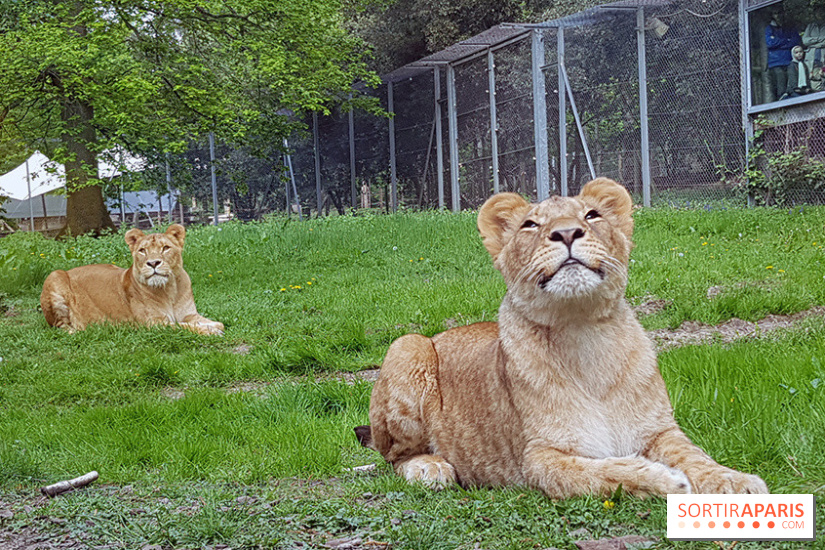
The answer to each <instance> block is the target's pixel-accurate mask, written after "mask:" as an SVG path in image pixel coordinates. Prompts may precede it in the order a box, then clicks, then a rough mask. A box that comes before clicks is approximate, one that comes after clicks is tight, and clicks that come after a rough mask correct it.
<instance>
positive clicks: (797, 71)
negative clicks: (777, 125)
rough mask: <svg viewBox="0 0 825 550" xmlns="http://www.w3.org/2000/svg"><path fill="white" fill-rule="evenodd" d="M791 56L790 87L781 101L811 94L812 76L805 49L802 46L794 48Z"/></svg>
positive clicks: (789, 66) (789, 69) (789, 67)
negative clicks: (806, 61) (806, 62)
mask: <svg viewBox="0 0 825 550" xmlns="http://www.w3.org/2000/svg"><path fill="white" fill-rule="evenodd" d="M791 55H792V56H793V59H792V61H791V64H790V65H788V87H787V88H786V89H785V93H784V95H782V97H780V98H779V99H785V98H789V97H799V96H801V95H805V94H809V93H811V76H810V73H809V72H808V66H807V65H806V64H805V49H804V48H803V47H802V46H794V47H793V49H792V50H791Z"/></svg>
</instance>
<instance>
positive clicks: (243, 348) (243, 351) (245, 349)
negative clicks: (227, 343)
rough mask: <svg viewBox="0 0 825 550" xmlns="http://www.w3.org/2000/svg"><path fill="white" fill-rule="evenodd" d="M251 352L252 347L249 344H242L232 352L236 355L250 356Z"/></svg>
mask: <svg viewBox="0 0 825 550" xmlns="http://www.w3.org/2000/svg"><path fill="white" fill-rule="evenodd" d="M250 351H252V346H250V345H249V344H241V345H239V346H236V347H235V348H234V349H233V350H232V353H234V354H235V355H249V352H250Z"/></svg>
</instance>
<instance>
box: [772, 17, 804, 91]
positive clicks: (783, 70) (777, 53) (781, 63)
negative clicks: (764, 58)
mask: <svg viewBox="0 0 825 550" xmlns="http://www.w3.org/2000/svg"><path fill="white" fill-rule="evenodd" d="M765 42H766V43H767V46H768V88H769V91H770V98H769V101H776V100H777V99H779V98H780V97H782V95H783V94H785V92H786V90H787V88H788V65H790V64H791V59H792V57H791V49H792V48H793V47H794V46H799V45H801V44H802V40H800V38H799V33H798V32H797V31H796V29H794V28H793V27H791V26H786V25H785V14H784V13H783V12H782V10H781V9H774V10H773V11H772V12H771V23H770V25H768V26H767V27H766V28H765Z"/></svg>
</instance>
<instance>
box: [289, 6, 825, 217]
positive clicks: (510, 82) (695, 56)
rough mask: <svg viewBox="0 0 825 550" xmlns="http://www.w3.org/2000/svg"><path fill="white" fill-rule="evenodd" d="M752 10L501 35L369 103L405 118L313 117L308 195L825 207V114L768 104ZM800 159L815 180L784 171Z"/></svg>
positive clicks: (334, 200) (607, 11) (588, 15)
mask: <svg viewBox="0 0 825 550" xmlns="http://www.w3.org/2000/svg"><path fill="white" fill-rule="evenodd" d="M750 1H751V2H757V1H758V0H750ZM789 1H790V0H789ZM743 9H751V8H748V7H747V6H746V7H745V8H743ZM741 13H743V11H742V10H740V6H739V3H738V2H736V1H734V0H686V1H683V2H674V1H671V0H624V1H621V2H616V3H613V4H608V5H604V6H600V7H597V8H593V9H589V10H586V11H584V12H580V13H578V14H575V15H572V16H569V17H565V18H562V19H558V20H554V21H548V22H546V23H542V24H535V25H518V24H509V25H499V26H497V27H494V28H492V29H490V30H488V31H486V32H485V33H482V34H480V35H477V36H475V37H473V38H471V39H468V40H465V41H463V42H460V43H457V44H455V45H453V46H451V47H449V48H447V49H446V50H444V51H442V52H439V53H437V54H434V55H431V56H429V57H427V58H424V59H421V60H419V61H417V62H415V63H412V64H410V65H407V66H405V67H403V68H401V69H399V70H396V71H394V72H393V73H391V74H389V75H385V77H384V78H383V82H382V84H381V85H380V86H379V87H377V88H375V89H372V90H368V91H367V92H365V93H367V94H371V95H373V96H374V97H376V98H377V99H378V101H379V103H380V105H381V107H382V108H383V109H384V110H385V111H386V112H387V113H390V115H389V116H379V115H375V114H370V113H367V112H364V111H359V110H355V111H354V112H348V111H342V112H336V113H333V114H332V115H331V116H321V117H317V118H316V119H315V120H314V121H312V120H310V121H309V125H310V128H311V132H310V134H311V136H309V137H306V136H304V137H303V138H298V139H294V140H292V142H291V143H290V145H291V148H292V153H293V158H294V159H295V160H294V169H295V173H296V181H297V191H298V198H299V199H300V202H301V204H302V206H303V208H304V211H307V212H308V211H311V210H322V209H326V210H329V209H330V208H335V209H337V210H339V211H343V210H344V209H346V208H348V207H372V208H382V209H385V210H387V211H389V210H394V209H396V208H398V207H406V208H439V207H442V208H452V209H454V210H458V209H463V208H476V207H478V206H479V205H480V204H481V203H482V202H483V201H484V200H485V199H486V198H487V197H489V196H490V195H491V194H492V193H494V192H497V191H514V192H518V193H523V194H526V195H528V196H530V197H532V198H533V199H542V198H544V197H546V196H547V195H549V194H555V193H558V194H569V195H574V194H576V193H578V191H579V189H580V188H581V186H582V185H583V184H584V183H585V182H586V181H588V180H590V179H591V178H592V177H593V176H607V177H610V178H613V179H616V180H617V181H620V182H621V183H623V184H624V185H625V186H626V187H627V188H628V189H629V190H630V191H631V192H632V193H633V195H634V196H635V197H636V199H637V200H638V201H639V202H642V203H644V204H669V205H702V204H709V203H716V202H724V203H725V204H741V205H744V204H746V201H747V200H748V197H749V196H750V199H751V200H754V199H755V200H756V201H757V202H763V203H767V204H783V203H787V202H791V203H793V202H822V201H823V200H825V189H824V188H823V187H822V182H823V181H825V164H822V163H821V162H820V160H819V159H823V158H825V122H823V121H822V119H821V117H823V116H825V109H823V108H821V107H818V106H817V105H818V104H815V105H814V104H812V103H810V102H809V103H807V104H805V105H802V107H798V106H794V105H788V106H787V108H776V107H775V108H773V109H770V108H763V107H760V106H757V107H756V108H754V107H753V106H752V104H753V103H754V101H752V100H751V99H750V96H749V94H750V91H749V90H748V86H747V85H745V86H743V83H745V82H747V81H748V79H749V78H751V76H752V73H751V72H750V71H751V69H753V71H754V73H753V74H756V73H758V71H757V70H756V68H755V67H756V65H754V66H753V67H751V66H750V65H748V63H751V60H749V59H748V58H749V57H754V59H755V58H756V57H755V56H751V55H750V52H749V51H748V50H746V48H747V46H743V44H746V43H747V39H748V38H750V40H751V41H755V40H757V34H758V33H756V32H755V31H753V29H751V30H750V31H748V27H747V25H745V24H744V22H743V20H742V19H741V18H740V14H741ZM760 21H761V20H760ZM764 28H765V27H764V25H762V27H761V29H762V30H764ZM749 32H750V35H749V34H748V33H749ZM763 49H764V48H763ZM745 70H746V71H749V72H747V75H748V76H746V77H745V78H743V76H742V74H743V71H745ZM754 78H756V77H754ZM754 122H756V126H754ZM754 138H755V139H754ZM779 157H781V158H780V159H779V160H777V158H779ZM794 159H796V160H798V161H799V162H801V163H808V164H811V163H812V162H813V163H814V168H815V169H813V170H808V172H806V173H805V174H803V175H802V176H800V175H799V174H797V173H794V174H791V175H790V176H788V175H787V174H785V173H783V172H781V166H780V164H781V165H782V166H785V165H788V164H792V163H793V162H792V161H794ZM780 161H781V162H780ZM782 163H784V164H782ZM748 166H750V168H751V170H750V171H747V168H748ZM820 168H821V174H820V173H819V172H818V171H817V170H819V169H820ZM760 171H761V172H760ZM757 172H759V173H761V174H762V176H764V177H765V178H767V179H770V178H773V179H774V180H776V178H783V177H786V176H787V177H790V178H791V179H793V178H794V177H795V178H796V179H795V180H793V182H792V183H791V184H787V185H785V188H784V190H783V192H782V193H781V194H780V193H775V192H774V193H773V194H770V192H769V193H768V195H767V196H766V195H765V192H764V189H759V188H758V186H757V185H756V184H758V181H757V180H758V179H759V178H758V177H757V178H756V180H754V179H753V178H752V179H750V180H749V179H746V177H745V176H746V174H750V175H751V176H753V174H755V173H757ZM760 177H761V176H760ZM817 177H819V178H820V180H816V178H817ZM806 178H807V179H806ZM815 180H816V181H815ZM794 182H795V183H794ZM800 182H801V183H800ZM766 187H771V186H770V185H768V186H766Z"/></svg>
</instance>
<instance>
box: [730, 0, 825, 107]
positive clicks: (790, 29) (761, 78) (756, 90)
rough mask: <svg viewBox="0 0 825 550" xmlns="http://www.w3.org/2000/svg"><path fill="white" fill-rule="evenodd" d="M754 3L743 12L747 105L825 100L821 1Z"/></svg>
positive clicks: (824, 33)
mask: <svg viewBox="0 0 825 550" xmlns="http://www.w3.org/2000/svg"><path fill="white" fill-rule="evenodd" d="M754 4H756V2H754V1H753V0H750V6H749V7H748V15H747V24H748V41H749V44H750V56H749V57H750V59H749V65H750V100H751V105H752V106H753V107H757V106H761V105H765V106H767V105H768V104H773V103H777V102H778V103H779V105H777V106H782V105H787V104H793V103H801V102H806V101H807V100H808V98H809V99H817V98H818V99H822V98H825V70H824V69H823V68H824V67H825V4H823V3H821V2H819V1H817V0H784V1H782V2H775V3H772V4H769V5H765V3H764V2H762V3H761V5H757V6H754ZM720 54H721V52H720ZM799 98H801V99H799ZM758 110H764V109H758Z"/></svg>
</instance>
